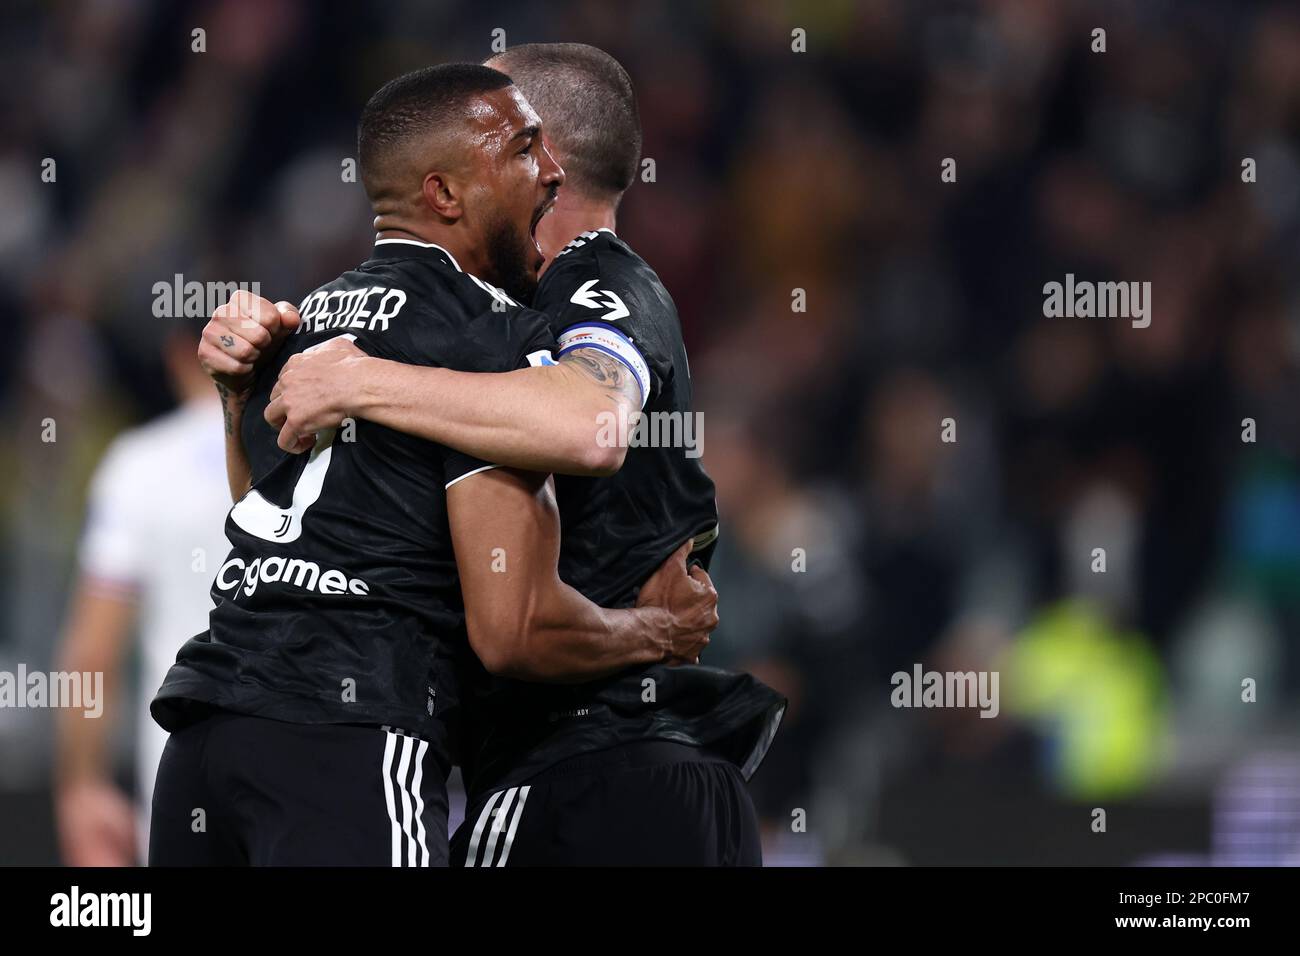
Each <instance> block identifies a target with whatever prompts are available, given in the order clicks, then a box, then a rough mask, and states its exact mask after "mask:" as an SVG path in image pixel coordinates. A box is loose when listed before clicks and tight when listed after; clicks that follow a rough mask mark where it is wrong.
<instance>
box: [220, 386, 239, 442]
mask: <svg viewBox="0 0 1300 956" xmlns="http://www.w3.org/2000/svg"><path fill="white" fill-rule="evenodd" d="M217 394H218V395H220V396H221V414H222V417H223V418H225V421H226V435H228V436H229V435H233V434H234V433H235V418H234V415H235V409H236V408H237V407H243V404H244V399H242V398H240V397H239V396H238V395H236V394H235V393H234V392H232V391H231V390H230V389H229V387H227V386H225V385H222V384H221V383H220V382H217Z"/></svg>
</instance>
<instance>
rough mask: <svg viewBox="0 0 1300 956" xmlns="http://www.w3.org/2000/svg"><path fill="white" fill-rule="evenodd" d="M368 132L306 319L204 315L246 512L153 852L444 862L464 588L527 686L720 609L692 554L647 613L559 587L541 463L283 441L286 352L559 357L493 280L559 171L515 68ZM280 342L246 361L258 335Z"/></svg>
mask: <svg viewBox="0 0 1300 956" xmlns="http://www.w3.org/2000/svg"><path fill="white" fill-rule="evenodd" d="M359 149H360V166H361V171H362V178H363V182H364V184H365V187H366V191H367V193H368V195H369V196H370V197H371V200H372V203H373V205H374V208H375V211H376V221H375V222H376V228H377V231H378V233H379V236H378V239H377V241H376V244H375V251H374V252H373V254H372V255H371V257H370V258H369V259H368V260H367V261H366V262H364V263H363V264H361V265H360V266H358V267H357V268H356V269H354V270H351V271H349V272H346V273H344V274H343V275H342V276H340V277H339V278H338V279H336V280H334V281H333V282H330V283H327V284H326V285H324V286H322V287H321V288H320V289H318V290H317V291H315V292H313V293H312V294H310V295H309V296H308V297H307V298H306V299H305V300H304V303H303V306H302V309H301V312H299V311H297V310H294V309H292V308H277V307H275V306H272V305H271V304H270V303H266V302H261V301H256V300H254V299H253V298H252V297H251V296H247V295H243V296H238V297H236V300H235V301H234V302H232V303H230V304H229V305H228V306H227V307H226V308H225V309H224V310H223V313H222V315H221V316H220V317H219V318H215V319H214V320H213V321H212V322H210V323H209V326H208V327H207V328H206V329H205V331H204V344H203V345H202V346H201V348H200V357H201V360H202V361H203V363H204V364H205V367H206V368H207V369H208V370H209V372H210V374H212V375H213V376H214V378H216V380H217V381H218V383H219V385H220V390H221V392H222V397H223V400H224V402H225V407H226V411H227V433H228V436H229V439H230V440H229V441H228V442H227V446H228V449H227V450H228V470H229V474H230V477H231V479H232V481H231V483H232V489H233V490H234V491H235V492H236V494H237V495H238V501H237V502H236V504H235V506H234V508H233V509H232V510H231V512H230V515H229V518H228V520H227V524H226V532H227V536H228V537H229V539H230V541H231V544H232V545H233V548H232V550H231V552H230V554H229V556H228V557H227V558H226V560H225V561H224V563H223V564H222V565H221V567H220V569H219V570H218V572H217V576H216V580H215V582H214V584H213V589H212V594H213V598H214V601H215V604H216V607H215V608H214V609H213V611H212V613H211V616H210V627H209V630H208V631H207V632H205V633H204V634H201V635H199V636H198V637H196V638H194V639H192V640H190V641H189V642H187V643H186V644H185V646H184V647H183V648H182V649H181V651H180V652H179V653H178V655H177V661H176V664H175V665H174V666H173V667H172V669H171V671H170V672H169V673H168V675H167V678H166V680H165V681H164V683H163V686H162V688H161V689H160V690H159V691H158V693H157V695H156V697H155V699H154V701H153V704H152V708H151V709H152V712H153V715H154V717H155V719H157V720H158V722H159V723H160V724H162V726H163V727H164V728H166V729H168V730H170V731H171V732H172V736H171V737H170V739H169V741H168V743H167V746H166V749H165V752H164V755H163V758H162V761H161V765H160V767H159V771H158V779H157V785H156V788H155V795H154V811H153V813H154V816H153V826H152V831H151V843H150V862H151V863H153V864H163V865H168V864H173V865H174V864H240V863H254V864H313V863H334V864H340V863H341V864H382V865H426V866H427V865H438V864H441V863H445V862H446V860H447V832H446V829H447V820H446V812H447V800H446V792H445V776H446V773H447V770H448V768H449V764H450V759H451V753H450V747H451V746H452V742H453V741H454V739H455V738H456V729H455V727H456V722H457V720H458V719H459V715H460V712H461V710H462V709H463V708H462V697H463V695H462V693H461V691H460V680H459V676H458V673H457V671H458V668H460V667H461V666H463V663H464V660H465V659H467V658H469V657H470V656H471V655H469V654H468V652H467V649H466V629H465V616H466V611H465V607H464V606H463V604H462V590H463V591H464V593H465V595H466V596H471V597H472V596H474V595H481V594H483V593H486V592H489V591H490V592H491V596H492V600H491V602H490V607H482V606H481V605H482V601H481V599H480V598H477V597H475V598H474V610H473V614H474V620H475V627H474V630H473V632H472V633H470V635H469V641H470V642H471V643H472V644H473V648H474V651H475V652H477V655H478V658H481V660H482V662H483V665H486V667H487V668H489V669H490V670H491V671H492V672H493V673H494V674H501V675H511V676H517V677H524V678H528V679H530V680H534V681H564V680H584V679H591V678H600V677H606V676H609V675H612V674H616V673H621V672H622V671H623V670H625V669H626V668H627V667H629V666H634V665H643V664H646V663H650V662H656V661H670V660H675V659H681V658H686V659H694V658H695V657H696V656H697V655H698V653H699V649H700V648H701V647H702V646H703V645H704V644H705V643H706V642H707V632H708V631H709V630H711V629H712V627H713V626H714V624H716V620H717V617H716V611H715V607H714V605H715V601H716V594H715V593H713V592H712V586H711V585H710V584H709V582H708V580H707V575H704V574H702V573H700V572H697V571H692V572H691V573H690V574H688V573H687V570H686V566H685V555H686V547H689V545H687V546H686V547H684V548H682V549H681V550H680V551H679V552H678V553H677V554H676V556H675V560H670V561H669V562H668V563H667V564H666V565H665V567H664V569H662V570H661V572H660V573H658V574H656V576H655V577H654V578H653V579H652V582H651V584H652V591H653V593H652V594H651V595H650V597H649V599H643V600H641V601H639V602H638V606H637V607H631V608H625V609H618V610H613V611H607V610H603V609H602V608H600V607H598V606H596V605H594V604H592V603H591V602H590V601H588V600H587V599H586V598H584V597H583V596H582V595H581V594H580V593H579V592H578V591H576V590H574V589H573V588H571V587H569V586H567V585H565V584H563V583H562V582H561V581H560V579H559V576H558V573H557V568H556V562H557V560H558V553H559V518H558V514H557V513H556V510H555V506H554V503H553V500H552V499H551V497H550V495H549V492H548V488H547V486H546V483H545V479H544V477H542V476H535V475H521V474H517V473H507V472H497V471H495V470H494V466H493V465H491V464H489V463H486V462H483V461H480V460H477V459H472V458H470V457H469V456H466V455H464V454H462V453H459V452H456V451H453V450H452V449H450V448H448V447H446V446H442V445H438V444H434V443H431V442H428V441H426V440H423V439H420V438H417V437H413V436H411V435H407V434H402V433H399V432H396V431H392V430H390V429H388V428H386V427H384V426H382V425H380V424H376V423H373V422H369V421H362V422H357V423H355V427H354V428H353V427H351V426H349V427H344V428H340V429H331V430H328V431H323V432H322V433H321V434H319V435H318V436H316V439H315V441H314V442H313V444H312V447H311V448H310V449H307V450H305V451H304V452H303V453H301V454H286V453H284V452H282V451H281V450H280V449H279V448H277V447H276V442H275V435H274V433H273V432H272V431H270V430H269V429H268V428H267V427H266V425H265V423H264V422H263V421H262V413H263V410H264V408H265V406H266V405H267V403H268V401H269V399H270V392H271V388H272V386H273V384H274V382H275V379H276V374H277V373H278V371H279V368H280V367H281V366H283V365H284V364H285V362H287V361H288V360H290V359H291V358H292V357H294V356H297V355H301V354H304V353H307V352H310V350H312V349H314V348H317V347H318V346H320V345H322V344H324V343H326V342H328V341H330V340H331V339H334V338H336V337H346V338H347V339H348V340H349V341H351V342H353V343H354V344H355V345H356V346H357V347H358V348H359V349H360V350H361V351H363V352H365V353H366V354H371V355H375V356H378V357H383V358H385V359H389V360H393V361H397V362H401V363H404V365H403V367H407V366H417V365H424V366H430V365H433V364H438V365H441V366H445V367H449V368H455V369H460V370H465V371H467V372H500V371H504V370H508V369H513V368H518V367H520V366H525V365H528V364H529V362H530V361H537V360H541V359H543V358H545V357H547V356H549V354H550V350H551V347H552V343H553V336H552V334H551V332H550V329H549V327H548V325H547V322H546V320H545V318H544V317H543V316H541V315H539V314H538V313H535V312H531V311H529V310H527V309H523V308H521V307H519V305H518V303H517V302H516V301H515V300H514V298H513V297H512V296H511V294H510V292H507V291H503V290H502V289H501V288H498V287H497V285H495V284H494V283H496V284H500V285H503V286H506V287H507V288H508V289H509V290H510V291H511V292H515V293H523V294H527V293H528V292H530V291H531V286H532V285H533V284H535V276H536V271H537V268H538V266H539V265H540V263H541V254H540V251H539V249H538V247H537V245H536V242H535V240H534V239H533V238H532V236H531V230H532V226H533V225H535V224H536V222H537V221H538V219H539V218H540V215H541V213H542V212H543V211H544V210H545V209H546V207H547V205H548V204H549V203H550V202H551V201H552V199H553V196H554V193H555V189H556V187H557V186H558V185H559V184H560V183H561V182H562V181H563V172H562V170H561V169H560V167H559V166H558V164H557V163H556V162H555V161H554V159H553V158H552V157H551V156H550V154H549V153H548V151H547V150H546V149H545V147H544V144H543V143H542V141H541V138H540V135H539V124H538V120H537V117H536V114H535V113H533V111H532V110H531V108H530V107H529V106H528V104H527V102H526V101H525V100H524V99H523V97H522V96H521V95H520V94H519V92H518V90H516V89H515V88H514V86H513V85H511V83H510V80H509V78H508V77H506V76H505V75H503V74H501V73H499V72H497V71H495V70H491V69H489V68H486V67H483V66H476V65H452V66H446V67H437V68H432V69H429V70H422V71H419V72H417V73H414V74H408V75H407V76H404V77H401V78H399V79H397V80H395V81H393V82H392V83H389V84H387V85H386V86H385V87H384V88H383V89H381V90H380V91H379V92H378V93H377V94H376V95H375V96H374V97H373V98H372V99H371V100H370V102H369V103H368V104H367V107H366V110H365V112H364V113H363V116H362V120H361V124H360V134H359ZM236 331H238V333H239V337H238V338H237V337H236V335H235V334H234V333H235V332H236ZM276 340H282V347H281V349H280V351H279V353H278V354H277V355H276V357H275V359H274V360H273V361H271V362H270V363H269V364H267V365H266V366H265V367H264V368H261V369H260V370H257V369H255V368H254V363H253V361H252V359H253V358H255V356H254V355H253V354H251V350H253V349H254V348H259V349H263V350H265V349H266V347H267V346H268V345H270V344H271V343H272V342H274V341H276ZM254 342H255V343H256V346H255V345H254V344H253V343H254ZM489 581H490V582H491V583H490V585H489V584H488V583H485V582H489ZM652 601H653V602H656V603H657V604H659V605H663V606H654V605H653V604H652V603H651V602H652ZM484 622H486V626H484ZM480 666H482V665H480ZM509 841H510V836H509V835H506V836H504V837H503V838H502V839H501V841H500V846H501V852H502V853H503V854H504V853H506V852H508V848H509Z"/></svg>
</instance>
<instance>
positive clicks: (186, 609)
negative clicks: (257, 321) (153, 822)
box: [55, 329, 230, 866]
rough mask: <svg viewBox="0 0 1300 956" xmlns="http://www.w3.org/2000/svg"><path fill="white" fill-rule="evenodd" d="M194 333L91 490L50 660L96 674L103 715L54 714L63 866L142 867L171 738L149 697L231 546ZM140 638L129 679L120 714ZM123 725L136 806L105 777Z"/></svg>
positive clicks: (201, 620)
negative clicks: (163, 391)
mask: <svg viewBox="0 0 1300 956" xmlns="http://www.w3.org/2000/svg"><path fill="white" fill-rule="evenodd" d="M197 331H198V330H197V329H195V330H194V332H193V333H192V334H191V333H189V332H174V333H173V334H172V335H170V336H169V337H168V339H167V341H166V343H165V344H164V347H163V358H164V361H165V363H166V367H167V372H168V375H169V377H170V379H171V383H172V387H173V389H174V390H175V392H176V395H177V398H178V399H179V401H180V405H179V406H178V407H177V408H176V409H175V410H174V411H172V412H169V413H168V414H166V415H163V416H161V417H160V418H158V419H156V420H154V421H152V422H150V423H149V424H147V425H144V426H141V427H139V428H134V429H131V430H130V431H128V432H125V433H124V434H122V435H120V436H118V438H117V439H116V440H115V441H114V442H113V444H112V445H111V446H110V447H109V449H108V451H107V453H106V454H105V455H104V458H103V460H102V461H101V462H100V464H99V467H98V469H97V471H96V473H95V477H94V480H93V482H92V484H91V490H90V499H89V502H88V508H87V514H86V526H85V529H84V532H83V535H82V541H81V548H80V555H79V563H80V570H79V575H78V579H77V583H76V586H75V590H74V592H73V597H72V603H71V608H70V613H69V617H68V621H67V626H66V628H65V631H64V636H63V643H62V648H61V652H60V656H59V664H58V666H59V668H60V669H62V670H65V671H91V672H94V671H102V672H103V674H104V700H105V707H104V712H103V715H102V716H101V717H99V718H98V719H94V718H89V717H85V716H84V715H83V713H82V711H81V710H77V709H72V708H68V709H62V710H59V711H58V712H57V720H58V756H57V764H56V769H55V817H56V820H57V823H58V829H59V845H60V850H61V853H62V856H63V860H64V862H65V863H67V864H69V865H73V866H129V865H131V864H133V863H135V862H137V861H143V859H144V855H145V848H146V847H147V846H148V844H149V836H148V834H149V807H150V803H151V800H152V795H153V782H154V776H155V774H156V772H157V769H158V760H159V758H160V756H161V755H162V749H163V745H164V744H165V743H166V741H167V734H166V732H164V731H163V730H162V729H161V728H160V727H159V726H158V725H157V724H156V723H154V721H153V720H152V719H151V718H150V717H149V701H150V699H151V698H152V697H153V694H154V691H155V690H157V688H158V687H159V685H161V684H162V681H163V677H164V676H165V675H166V673H167V669H168V668H169V667H170V666H171V664H172V662H173V661H174V660H175V659H176V651H177V649H178V648H179V647H180V645H181V644H183V643H184V642H185V640H186V639H187V638H188V637H190V636H191V635H194V634H197V633H198V632H200V631H202V630H204V629H205V628H206V627H207V626H208V611H209V610H210V609H211V607H212V600H211V597H210V596H209V593H208V590H209V588H210V586H211V584H212V577H213V574H214V572H215V569H216V568H217V567H219V566H220V565H221V561H222V559H224V558H225V556H226V552H227V551H229V549H230V545H229V542H227V541H226V536H225V530H224V529H225V517H226V512H227V511H229V509H230V491H229V488H228V486H227V484H226V470H225V443H224V438H223V429H222V426H221V403H220V401H219V400H218V399H217V395H216V393H215V392H214V391H213V389H212V383H211V381H210V380H209V379H208V377H207V376H206V375H205V374H204V373H203V370H202V369H200V368H199V365H198V362H197V360H196V359H195V348H196V345H197V342H198V336H197ZM136 636H138V639H139V648H140V653H139V655H138V659H139V662H140V664H139V671H138V680H137V681H136V683H135V690H134V694H132V695H131V697H130V698H129V701H130V703H129V704H128V705H127V706H126V707H123V706H122V705H123V701H124V695H125V694H126V693H127V692H128V691H127V688H128V687H129V686H130V681H129V675H128V674H127V670H126V669H127V667H128V661H129V660H130V655H129V654H128V652H129V651H130V650H131V648H132V643H133V638H135V637H136ZM123 719H129V720H133V721H134V722H135V727H134V733H135V741H136V747H135V753H136V779H137V781H138V789H137V794H136V803H135V805H134V806H132V804H131V801H130V799H129V797H128V796H127V795H126V794H125V793H123V792H122V791H121V789H120V788H119V787H118V785H117V784H116V783H115V782H114V778H113V738H114V734H113V727H114V725H115V723H116V722H117V721H119V720H123Z"/></svg>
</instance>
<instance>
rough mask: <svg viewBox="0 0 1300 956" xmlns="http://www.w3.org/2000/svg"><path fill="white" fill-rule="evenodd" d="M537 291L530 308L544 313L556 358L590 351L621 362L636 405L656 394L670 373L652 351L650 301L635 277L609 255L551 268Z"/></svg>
mask: <svg viewBox="0 0 1300 956" xmlns="http://www.w3.org/2000/svg"><path fill="white" fill-rule="evenodd" d="M553 268H554V269H556V270H558V271H557V272H556V274H555V275H549V274H548V275H547V276H546V279H547V281H546V282H544V283H543V284H542V285H541V287H539V289H538V291H537V298H536V300H535V305H536V306H537V308H539V309H541V310H543V311H544V312H546V314H547V316H548V318H549V319H550V322H551V329H552V331H553V332H554V333H555V338H556V352H555V357H556V359H557V360H558V359H560V358H563V357H564V356H565V355H567V354H569V353H570V352H573V351H575V350H576V349H581V348H589V349H595V350H596V351H598V352H603V353H605V354H606V355H610V356H612V357H613V358H615V359H617V360H618V361H619V362H621V363H623V365H624V366H626V367H627V370H628V371H629V372H630V373H631V375H632V377H633V378H634V379H635V381H636V383H637V385H638V387H639V388H640V390H641V407H642V408H645V406H646V403H647V402H649V401H650V400H651V399H652V398H654V397H655V396H657V395H658V394H659V392H660V391H661V390H662V388H663V383H664V382H665V381H667V380H668V378H669V377H670V374H671V372H672V362H671V360H670V359H669V358H668V357H667V354H666V352H665V350H662V349H660V348H658V347H657V345H656V340H657V337H658V333H657V332H656V326H657V323H658V317H657V316H655V315H654V314H653V309H654V305H655V303H654V302H653V301H649V300H648V299H647V296H646V295H645V294H644V290H642V289H641V288H640V285H641V283H640V282H639V281H638V280H637V277H636V276H635V274H633V273H632V272H631V271H630V270H628V269H626V268H620V263H619V262H618V261H617V259H616V258H615V257H614V256H612V255H610V254H602V255H601V256H600V257H586V258H583V259H581V260H576V261H574V262H573V264H570V263H566V262H563V261H560V262H557V263H556V265H555V266H554V267H553Z"/></svg>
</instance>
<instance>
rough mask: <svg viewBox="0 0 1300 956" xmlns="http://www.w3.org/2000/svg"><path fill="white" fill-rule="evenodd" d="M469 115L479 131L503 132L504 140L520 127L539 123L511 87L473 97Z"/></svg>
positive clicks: (497, 133) (521, 96) (532, 111)
mask: <svg viewBox="0 0 1300 956" xmlns="http://www.w3.org/2000/svg"><path fill="white" fill-rule="evenodd" d="M469 118H470V122H471V124H472V125H473V127H474V128H475V129H476V130H477V131H478V132H479V133H480V134H483V135H487V136H502V135H504V136H505V137H506V138H507V139H508V138H510V137H512V136H514V135H515V134H516V133H518V132H519V131H520V130H522V129H527V128H528V127H529V126H535V125H537V124H538V123H540V122H541V120H539V119H538V118H537V113H536V111H534V110H533V108H532V107H531V106H530V105H529V104H528V101H527V100H526V99H524V95H523V94H522V93H520V92H519V90H518V88H516V87H514V86H506V87H502V88H501V89H499V90H492V91H491V92H490V93H484V94H483V95H482V96H478V97H475V99H474V100H473V101H472V102H471V103H470V109H469Z"/></svg>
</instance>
